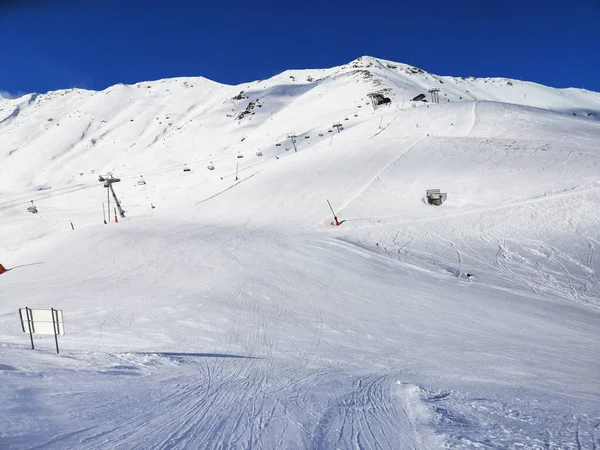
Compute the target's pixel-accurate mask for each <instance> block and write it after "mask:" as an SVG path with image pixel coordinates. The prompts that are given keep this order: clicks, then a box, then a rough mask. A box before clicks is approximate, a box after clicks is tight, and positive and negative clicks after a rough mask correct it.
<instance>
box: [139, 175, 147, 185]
mask: <svg viewBox="0 0 600 450" xmlns="http://www.w3.org/2000/svg"><path fill="white" fill-rule="evenodd" d="M137 184H138V186H143V185H145V184H146V182H145V181H144V177H142V176H140V179H139V180H137Z"/></svg>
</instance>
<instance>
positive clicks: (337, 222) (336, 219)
mask: <svg viewBox="0 0 600 450" xmlns="http://www.w3.org/2000/svg"><path fill="white" fill-rule="evenodd" d="M327 204H328V205H329V209H331V213H332V214H333V220H334V223H335V226H336V227H339V226H340V222H339V221H338V218H337V216H336V215H335V211H334V210H333V208H332V206H331V203H329V200H327Z"/></svg>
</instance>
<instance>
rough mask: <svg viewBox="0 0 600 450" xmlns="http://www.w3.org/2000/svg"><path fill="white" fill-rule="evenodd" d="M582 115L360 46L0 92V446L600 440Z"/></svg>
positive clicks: (598, 179) (585, 104)
mask: <svg viewBox="0 0 600 450" xmlns="http://www.w3.org/2000/svg"><path fill="white" fill-rule="evenodd" d="M432 90H439V91H437V92H433V93H432V92H431V91H432ZM373 94H375V95H376V97H377V99H379V101H380V102H382V104H380V105H378V106H377V108H374V106H373V101H375V100H372V98H371V97H372V96H373ZM432 95H433V96H435V95H437V97H438V99H437V100H436V101H434V99H433V97H432ZM388 99H389V101H388ZM599 118H600V94H599V93H595V92H590V91H585V90H581V89H554V88H550V87H546V86H542V85H539V84H535V83H530V82H523V81H519V80H510V79H505V78H489V79H475V78H467V79H463V78H454V77H448V76H438V75H434V74H430V73H427V72H425V71H423V70H421V69H419V68H415V67H411V66H408V65H405V64H400V63H395V62H391V61H385V60H381V59H377V58H372V57H368V56H364V57H361V58H358V59H357V60H355V61H352V62H350V63H348V64H346V65H344V66H341V67H334V68H331V69H311V70H289V71H285V72H283V73H281V74H279V75H276V76H274V77H272V78H270V79H268V80H259V81H254V82H251V83H245V84H242V85H238V86H229V85H223V84H219V83H216V82H213V81H210V80H207V79H205V78H201V77H196V78H175V79H168V80H159V81H152V82H142V83H137V84H135V85H116V86H112V87H110V88H108V89H106V90H104V91H101V92H94V91H86V90H80V89H70V90H64V91H56V92H49V93H46V94H28V95H25V96H23V97H20V98H17V99H6V98H1V97H0V236H1V238H2V239H1V240H2V242H0V264H3V265H4V266H5V267H6V268H9V269H11V270H9V271H8V272H6V273H4V274H2V275H0V325H1V326H0V377H2V380H3V383H0V392H1V393H2V396H3V398H6V399H7V401H6V402H3V403H2V404H1V405H0V424H1V425H0V448H3V446H6V447H8V448H30V447H33V446H36V445H39V446H42V447H44V448H107V446H108V447H110V448H324V449H325V448H392V449H395V448H431V449H437V448H479V447H481V446H488V447H498V448H513V447H517V446H521V447H524V448H570V447H573V448H577V446H579V447H580V448H586V447H587V448H594V446H600V431H599V429H598V425H597V423H599V422H600V414H599V413H598V411H600V383H599V381H598V380H599V378H598V376H597V375H598V374H599V373H600V347H599V346H598V342H599V339H600V331H598V327H597V323H598V319H599V318H600V283H599V281H598V277H599V276H600V263H599V262H598V258H597V251H598V249H599V248H600V213H599V212H598V211H600V208H599V206H600V121H599V120H598V119H599ZM336 124H337V126H336ZM292 136H295V137H292ZM184 169H189V170H185V171H184ZM107 172H112V174H113V175H114V176H116V177H119V178H120V179H121V182H118V183H115V184H114V187H115V191H116V192H117V195H118V197H119V199H120V200H121V202H122V205H123V208H124V209H125V215H126V217H125V218H121V219H120V220H119V223H118V224H117V223H114V222H110V223H109V224H107V225H105V224H104V222H103V220H104V217H103V216H102V215H101V214H102V211H103V203H106V202H107V198H106V195H107V193H106V189H104V188H103V183H101V182H99V180H98V176H99V175H101V174H103V175H105V174H106V173H107ZM142 180H143V181H142ZM433 188H439V189H441V190H442V192H445V193H447V194H448V198H447V201H446V202H445V203H444V204H443V205H442V206H440V207H434V206H430V205H427V204H426V203H425V202H424V200H423V197H424V195H425V191H426V190H427V189H433ZM32 200H33V202H34V205H35V206H36V207H37V209H38V213H37V214H31V213H30V212H28V211H27V208H28V207H29V206H31V201H32ZM327 200H329V201H330V202H331V205H332V206H333V208H334V210H335V212H336V215H337V217H338V218H339V220H340V222H341V225H340V226H337V227H336V226H334V225H332V221H333V220H334V218H333V216H332V214H331V211H330V210H329V206H328V204H327ZM110 201H111V202H112V201H113V200H112V199H111V200H110ZM104 206H107V205H104ZM112 216H113V211H112V207H111V211H110V215H109V217H110V218H111V219H112ZM71 224H73V228H74V229H72V226H71ZM467 274H468V275H469V276H468V277H467ZM24 306H29V307H33V308H50V307H56V308H60V309H62V310H63V312H64V316H65V322H66V329H67V334H66V335H65V336H64V337H61V338H60V339H61V343H62V346H63V352H62V353H61V356H54V355H52V344H53V337H52V336H43V335H36V336H35V337H36V342H37V346H38V347H39V348H40V349H41V350H40V351H35V352H32V351H29V350H28V349H27V346H28V337H27V335H26V334H24V333H23V332H22V330H21V325H20V323H19V321H18V318H17V315H16V311H17V309H18V308H21V307H24Z"/></svg>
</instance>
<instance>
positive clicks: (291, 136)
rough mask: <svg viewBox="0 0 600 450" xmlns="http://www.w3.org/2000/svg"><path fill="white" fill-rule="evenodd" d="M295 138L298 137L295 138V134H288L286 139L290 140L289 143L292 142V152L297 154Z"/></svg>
mask: <svg viewBox="0 0 600 450" xmlns="http://www.w3.org/2000/svg"><path fill="white" fill-rule="evenodd" d="M297 137H298V136H296V135H295V134H290V135H289V136H288V139H291V141H292V145H293V146H294V151H295V152H296V153H297V152H298V149H296V138H297Z"/></svg>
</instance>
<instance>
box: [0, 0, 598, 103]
mask: <svg viewBox="0 0 600 450" xmlns="http://www.w3.org/2000/svg"><path fill="white" fill-rule="evenodd" d="M361 55H370V56H376V57H380V58H384V59H390V60H393V61H398V62H404V63H408V64H412V65H415V66H418V67H421V68H423V69H425V70H427V71H430V72H433V73H436V74H439V75H455V76H478V77H485V76H505V77H509V78H516V79H523V80H530V81H536V82H539V83H543V84H547V85H551V86H555V87H570V86H572V87H585V88H586V89H590V90H595V91H600V0H572V1H563V0H545V1H538V0H518V1H517V0H500V1H487V0H471V1H462V0H454V1H447V0H444V1H439V0H428V1H417V0H411V1H402V0H395V1H393V0H388V1H377V0H370V1H369V0H363V1H354V0H347V1H338V0H323V1H312V0H305V1H296V0H289V1H262V2H260V1H254V2H253V1H250V0H246V1H237V0H230V1H227V2H214V1H211V2H204V1H202V0H196V1H192V0H189V1H184V0H168V1H167V0H161V1H155V0H145V1H138V0H53V1H47V0H0V91H2V92H10V93H13V94H19V93H26V92H34V91H35V92H45V91H48V90H54V89H62V88H69V87H82V88H87V89H104V88H106V87H107V86H110V85H113V84H116V83H119V82H121V83H134V82H137V81H145V80H154V79H159V78H165V77H174V76H196V75H201V76H204V77H207V78H210V79H212V80H215V81H219V82H222V83H230V84H235V83H241V82H245V81H251V80H255V79H261V78H267V77H269V76H272V75H274V74H276V73H279V72H281V71H283V70H285V69H292V68H321V67H330V66H334V65H341V64H343V63H345V62H348V61H350V60H352V59H355V58H357V57H358V56H361Z"/></svg>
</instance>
